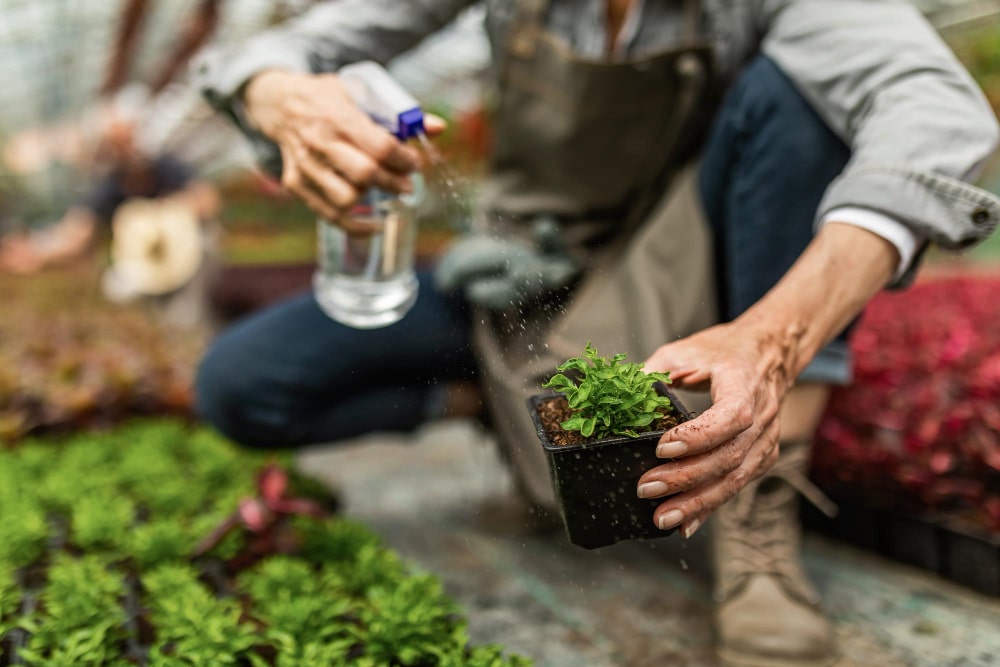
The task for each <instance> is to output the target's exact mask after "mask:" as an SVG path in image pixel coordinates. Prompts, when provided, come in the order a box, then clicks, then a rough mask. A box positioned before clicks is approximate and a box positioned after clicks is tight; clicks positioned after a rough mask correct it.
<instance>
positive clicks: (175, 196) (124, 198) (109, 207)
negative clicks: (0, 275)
mask: <svg viewBox="0 0 1000 667" xmlns="http://www.w3.org/2000/svg"><path fill="white" fill-rule="evenodd" d="M97 162H98V163H99V164H100V163H104V164H107V165H108V167H107V172H106V173H105V174H104V175H103V176H101V177H100V178H99V180H98V181H97V183H96V184H95V185H94V187H93V189H92V190H91V192H90V194H89V195H88V196H87V197H86V198H85V199H84V200H83V201H81V202H80V203H78V204H76V205H75V206H72V207H71V208H70V209H69V210H67V211H66V213H65V214H64V215H63V217H62V218H61V219H60V220H59V221H58V222H56V223H55V224H53V225H52V226H50V227H48V228H46V229H44V230H40V231H37V232H33V233H29V234H20V235H11V236H8V237H6V238H2V239H0V271H5V272H10V273H19V274H31V273H36V272H38V271H41V270H43V269H45V268H49V267H54V266H59V265H62V264H66V263H69V262H72V261H74V260H76V259H79V258H80V257H83V256H84V255H86V254H87V253H88V252H89V251H90V250H91V249H92V248H93V246H94V243H95V242H96V239H97V236H98V231H99V230H100V229H101V228H110V227H111V225H112V222H113V220H114V218H115V215H116V213H117V212H118V211H119V209H120V207H121V206H122V205H123V204H125V203H126V202H128V201H130V200H134V199H153V200H164V201H166V200H169V201H170V202H172V203H176V204H179V205H180V206H183V207H184V208H186V209H188V210H190V211H191V212H192V213H193V214H194V215H195V216H196V217H197V218H198V219H200V220H211V219H213V218H214V217H215V216H216V215H217V214H218V210H219V197H218V194H217V192H216V190H215V188H214V186H212V185H211V184H210V183H207V182H205V181H202V180H199V179H197V178H195V174H194V172H193V170H192V169H191V168H190V167H188V166H187V165H186V164H184V163H183V162H181V161H180V160H178V159H176V158H174V157H172V156H170V155H157V156H149V155H145V154H144V153H143V152H142V151H141V150H140V149H139V148H138V146H137V145H136V142H135V127H134V125H133V124H132V123H130V122H127V121H124V120H121V119H115V120H113V121H111V122H110V123H109V125H108V129H107V130H106V132H105V133H104V135H103V136H102V137H101V140H100V145H99V147H98V160H97Z"/></svg>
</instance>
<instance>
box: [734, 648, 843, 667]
mask: <svg viewBox="0 0 1000 667" xmlns="http://www.w3.org/2000/svg"><path fill="white" fill-rule="evenodd" d="M716 653H717V654H718V655H719V659H720V660H722V664H723V665H724V666H725V667H830V665H832V664H833V663H834V662H836V661H837V657H838V656H837V655H835V654H834V655H828V656H823V657H822V658H805V659H802V658H800V659H794V660H793V659H789V658H778V657H774V656H762V655H753V654H750V653H740V652H739V651H729V650H726V649H722V648H719V649H716Z"/></svg>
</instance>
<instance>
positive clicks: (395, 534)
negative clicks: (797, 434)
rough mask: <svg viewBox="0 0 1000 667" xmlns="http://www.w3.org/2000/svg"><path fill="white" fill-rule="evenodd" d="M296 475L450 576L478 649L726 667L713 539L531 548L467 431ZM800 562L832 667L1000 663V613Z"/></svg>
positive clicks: (963, 595) (457, 425) (884, 572)
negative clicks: (715, 647)
mask: <svg viewBox="0 0 1000 667" xmlns="http://www.w3.org/2000/svg"><path fill="white" fill-rule="evenodd" d="M300 463H301V465H302V466H303V467H304V468H305V469H307V470H309V471H310V472H311V473H313V474H315V475H318V476H319V477H321V478H322V479H324V480H326V481H329V482H330V483H331V484H332V485H334V486H335V487H336V488H338V489H339V490H340V492H341V493H342V494H343V496H344V499H345V501H346V506H347V507H346V512H347V514H348V515H350V516H353V517H355V518H358V519H360V520H362V521H364V522H365V523H367V524H368V525H369V526H371V527H372V528H373V529H374V530H376V531H377V532H378V533H380V534H381V535H382V536H383V537H384V538H385V539H386V540H387V541H388V542H389V543H390V544H391V545H392V546H393V547H394V548H396V549H397V550H399V551H400V552H401V553H402V554H403V555H405V556H406V557H408V558H409V559H410V560H411V561H413V562H415V563H417V564H418V565H419V566H421V567H423V568H426V569H427V570H430V571H432V572H434V573H436V574H438V575H439V576H441V577H442V579H443V580H444V582H445V585H446V588H447V589H448V590H449V592H450V593H452V594H453V595H454V596H455V597H456V598H457V599H458V600H459V601H460V602H461V603H462V604H463V605H464V606H465V608H466V609H467V610H468V613H469V618H470V625H471V627H470V631H471V635H472V638H473V640H474V641H475V642H476V643H484V642H497V643H501V644H503V645H505V646H506V647H507V648H508V649H510V650H511V651H514V652H517V653H520V654H522V655H525V656H528V657H531V658H533V659H534V660H535V661H536V664H537V665H539V666H546V667H564V666H565V667H569V666H574V667H577V666H580V665H586V666H587V667H646V666H650V667H651V666H653V665H657V666H662V665H670V667H711V666H713V665H716V664H717V662H716V660H715V658H714V654H713V652H712V648H711V636H712V603H711V589H710V585H709V579H708V572H707V567H706V557H707V551H706V539H705V537H704V535H703V534H699V535H696V536H695V538H694V539H693V540H691V541H690V542H685V541H683V540H681V539H680V538H670V539H664V540H659V541H656V542H633V543H629V544H622V545H618V546H616V547H612V548H608V549H602V550H599V551H585V550H582V549H578V548H576V547H573V546H571V545H569V544H568V543H567V542H566V541H565V539H564V538H563V537H562V535H561V533H556V534H553V535H548V536H538V535H531V534H530V532H529V531H527V530H525V528H524V521H523V519H514V517H515V516H520V515H518V514H516V513H514V512H512V511H511V512H506V513H505V511H504V510H505V507H510V505H511V503H510V502H509V501H507V500H505V499H506V498H509V497H510V487H511V482H510V479H509V477H508V475H507V474H506V472H505V470H504V468H503V465H502V464H501V463H500V462H499V460H498V459H497V456H496V454H495V452H494V447H492V443H491V442H489V441H488V440H487V439H486V438H485V437H484V436H483V434H482V432H481V431H480V430H478V429H477V428H476V427H474V426H472V425H471V424H468V423H465V422H457V421H456V422H448V423H441V424H435V425H431V426H429V427H427V428H426V429H424V430H423V431H422V432H420V433H418V434H416V435H415V436H413V437H411V438H401V437H395V436H373V437H370V438H366V439H364V440H359V441H356V442H352V443H347V444H344V445H338V446H336V447H328V448H317V449H314V450H311V451H308V452H305V453H303V455H302V457H301V460H300ZM704 532H706V531H702V533H704ZM806 564H807V567H808V569H809V571H810V573H811V574H812V576H813V577H814V580H815V581H816V582H817V583H818V585H819V588H820V590H821V591H822V593H823V596H824V600H825V609H826V610H827V612H828V613H829V614H830V615H831V616H832V617H833V618H834V619H835V621H836V626H837V634H838V637H839V643H840V649H841V653H842V658H841V660H840V661H839V662H838V663H837V665H838V667H847V666H858V667H867V666H870V665H878V666H879V667H947V666H951V665H954V666H958V665H961V666H962V667H979V666H987V665H1000V600H998V599H994V598H987V597H983V596H980V595H977V594H976V593H974V592H972V591H970V590H967V589H964V588H960V587H957V586H954V585H952V584H949V583H947V582H945V581H943V580H940V579H938V578H936V577H934V576H930V575H927V574H924V573H922V572H920V571H918V570H915V569H912V568H909V567H906V566H903V565H899V564H897V563H893V562H890V561H887V560H884V559H882V558H879V557H876V556H872V555H869V554H866V553H863V552H860V551H857V550H855V549H852V548H849V547H845V546H842V545H840V544H837V543H833V542H830V541H827V540H824V539H820V538H816V537H809V538H807V541H806Z"/></svg>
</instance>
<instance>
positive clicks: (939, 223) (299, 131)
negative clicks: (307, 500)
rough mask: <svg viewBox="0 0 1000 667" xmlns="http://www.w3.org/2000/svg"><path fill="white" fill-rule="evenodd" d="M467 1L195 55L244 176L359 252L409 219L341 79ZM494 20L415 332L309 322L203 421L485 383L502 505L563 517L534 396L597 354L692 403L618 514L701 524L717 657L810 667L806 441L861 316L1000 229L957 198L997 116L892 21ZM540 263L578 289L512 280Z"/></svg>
mask: <svg viewBox="0 0 1000 667" xmlns="http://www.w3.org/2000/svg"><path fill="white" fill-rule="evenodd" d="M468 4H469V3H468V2H467V1H465V0H421V1H420V2H409V3H399V2H393V1H391V0H341V1H340V2H336V3H330V4H328V5H323V6H319V7H316V8H314V9H312V10H311V11H309V12H308V13H307V14H305V15H304V16H302V17H300V18H298V19H296V20H293V21H291V22H289V23H288V24H286V25H283V26H280V27H277V28H275V29H273V30H271V31H268V32H265V33H263V34H261V35H259V36H257V37H255V38H253V39H252V40H250V41H249V42H247V43H246V44H242V45H238V46H236V47H234V48H232V49H230V50H228V51H223V52H215V53H212V54H209V55H207V56H206V57H205V59H204V60H203V61H202V62H201V64H200V66H199V68H198V76H199V77H200V80H201V86H202V88H203V90H204V92H205V94H206V97H207V99H209V101H210V102H212V103H213V104H214V105H215V106H216V107H217V108H219V109H220V110H222V111H224V112H225V113H227V114H229V115H230V116H231V117H232V118H233V119H234V120H235V121H236V122H237V123H238V124H239V125H240V127H241V128H242V129H243V130H244V131H245V132H246V134H247V136H248V137H249V138H250V139H251V140H252V141H253V143H254V145H255V146H256V148H257V149H258V151H259V153H260V156H261V158H262V161H263V164H264V165H265V167H266V168H268V169H269V170H270V171H271V173H273V174H275V175H276V176H280V177H281V178H282V180H283V182H284V184H285V185H286V187H287V188H288V189H289V190H291V191H292V192H294V193H296V194H297V195H298V196H300V197H301V198H302V199H303V200H304V201H305V202H306V203H307V204H308V205H309V206H310V207H312V208H313V209H314V210H315V211H316V212H317V213H318V214H319V215H321V216H323V217H325V218H326V219H327V220H329V221H330V222H331V224H340V225H342V226H345V228H349V223H350V221H349V211H350V209H351V207H352V205H353V204H354V203H355V202H356V201H357V199H358V196H359V193H361V192H363V191H364V190H365V189H366V188H368V187H370V186H377V187H380V188H384V189H387V190H392V191H395V192H405V191H408V190H409V189H410V187H411V184H410V182H409V175H410V174H411V173H412V172H413V171H415V170H417V169H418V168H419V166H420V154H419V153H418V151H417V150H416V149H415V148H414V147H412V146H408V145H404V144H401V143H399V142H397V141H395V140H394V139H393V138H392V137H390V136H389V134H388V133H386V132H385V131H384V130H382V129H381V128H380V127H378V126H377V125H376V124H374V123H373V122H372V121H371V120H370V119H369V118H367V117H366V115H365V114H364V113H363V112H361V111H360V110H359V109H358V108H357V107H356V106H355V105H354V104H353V102H352V101H351V98H350V97H349V96H348V94H347V93H346V92H345V90H344V87H343V86H342V85H341V83H340V81H339V80H338V77H337V75H336V74H335V72H336V71H337V69H338V68H339V67H341V66H343V65H346V64H349V63H352V62H355V61H358V60H362V59H375V60H378V61H381V62H385V61H388V60H389V59H391V58H393V57H394V56H396V55H397V54H399V53H400V52H403V51H405V50H406V49H408V48H410V47H412V46H414V45H415V44H417V43H418V42H419V41H420V40H421V39H422V38H424V37H425V36H427V35H428V34H430V33H432V32H434V31H436V30H438V29H439V28H441V27H442V26H444V25H445V24H447V23H448V22H449V21H451V20H452V19H453V18H454V17H455V16H456V15H457V14H458V13H459V12H460V11H461V10H462V9H464V8H465V7H466V6H467V5H468ZM486 6H487V10H488V15H487V29H488V32H489V35H490V38H491V41H492V45H493V53H494V67H493V74H494V75H495V77H494V78H495V84H496V93H497V95H496V96H495V106H494V108H493V122H494V129H495V142H494V147H493V154H492V157H491V162H490V173H489V175H488V177H487V179H486V182H485V184H484V188H483V196H482V201H481V209H482V214H483V218H484V220H485V221H486V224H487V225H489V227H490V233H489V234H488V235H487V238H488V243H487V244H485V245H484V243H482V239H472V240H471V241H470V240H469V239H463V240H460V241H459V242H458V243H457V245H456V246H455V247H454V248H453V249H452V250H451V251H450V252H449V253H448V254H447V255H446V256H445V257H444V259H443V260H442V262H441V264H440V265H439V267H438V270H437V275H436V277H435V279H434V281H433V283H436V285H437V286H438V287H441V288H443V291H436V290H435V289H434V284H432V280H431V278H430V277H429V276H422V280H423V285H422V289H421V294H420V297H419V299H418V301H417V305H416V306H415V308H414V309H413V310H412V311H411V312H410V313H409V314H408V315H407V317H405V318H404V319H403V320H402V321H401V322H399V323H398V324H395V325H392V326H390V327H387V328H384V329H378V330H374V331H355V330H351V329H348V328H346V327H343V326H341V325H339V324H337V323H335V322H333V321H331V320H330V319H329V318H327V317H326V316H325V315H324V314H322V312H321V311H320V310H319V308H318V307H317V306H316V304H315V303H314V302H313V300H312V298H311V297H310V296H308V295H307V296H303V297H301V298H298V299H294V300H291V301H289V302H287V303H284V304H281V305H279V306H277V307H275V308H273V309H271V310H269V311H267V312H264V313H261V314H258V315H255V316H253V317H251V318H250V319H248V320H246V321H244V322H242V323H240V324H238V325H237V326H236V327H234V328H233V329H231V330H230V331H228V332H226V333H225V334H223V335H222V336H221V337H220V338H219V339H218V340H217V341H216V343H215V344H214V346H213V347H212V349H211V350H210V351H209V353H208V354H207V356H206V358H205V359H204V361H203V363H202V366H201V370H200V375H199V380H198V404H199V409H200V411H201V412H202V414H203V415H204V416H205V417H206V418H207V419H209V420H210V421H211V422H212V423H214V424H215V425H216V426H217V427H218V428H219V429H221V430H222V431H223V432H225V433H227V434H228V435H230V436H231V437H233V438H234V439H235V440H237V441H239V442H242V443H244V444H246V445H250V446H261V447H288V446H298V445H304V444H308V443H315V442H326V441H332V440H337V439H341V438H346V437H351V436H354V435H358V434H360V433H363V432H366V431H370V430H385V429H400V430H405V429H409V428H413V427H415V426H417V425H418V424H419V423H421V422H422V421H423V420H425V419H428V418H431V417H433V416H440V415H442V414H445V413H447V412H448V411H449V410H451V411H452V412H453V413H454V412H455V411H460V410H462V409H468V410H469V411H474V410H475V409H476V406H475V401H469V403H470V405H468V406H464V408H458V407H456V406H457V403H452V402H451V401H450V398H449V396H454V395H455V392H452V393H451V394H449V393H447V392H442V391H441V389H440V388H441V387H442V386H443V385H446V384H447V383H451V384H452V386H453V387H462V386H467V385H463V384H462V383H463V382H469V381H473V380H475V379H476V377H477V375H476V374H477V373H479V376H478V377H479V378H480V380H481V384H482V388H483V391H484V393H485V395H486V397H487V399H488V402H489V405H490V407H491V412H492V417H493V421H494V424H495V426H496V428H497V429H498V431H499V434H500V436H501V439H502V441H503V443H504V445H505V446H506V448H507V452H508V455H509V456H508V458H509V460H510V461H511V462H512V464H513V466H514V468H515V471H516V472H517V479H518V480H519V482H520V484H521V488H522V490H523V491H524V492H525V495H526V496H527V497H528V498H529V499H530V500H531V501H532V502H534V503H536V504H537V505H538V506H539V507H542V508H552V507H553V499H552V495H551V494H552V491H551V487H550V484H549V481H548V473H547V469H546V465H545V462H544V459H543V454H542V450H541V448H540V447H539V445H538V443H537V440H536V438H535V436H534V432H533V428H532V425H531V422H530V420H529V418H528V415H527V411H526V410H525V408H524V397H525V396H527V395H528V394H531V393H535V392H537V390H538V385H539V384H540V382H541V381H542V380H544V379H545V377H547V375H548V374H550V373H551V372H552V369H553V368H554V367H555V365H556V364H557V363H559V362H560V361H562V360H563V359H565V358H566V357H567V356H576V355H577V354H578V353H579V351H580V350H581V349H582V348H583V345H584V343H585V342H586V341H588V340H593V341H594V342H595V344H596V345H597V347H598V348H599V349H602V350H606V351H608V352H628V353H629V355H630V356H631V357H632V358H633V359H634V358H640V359H641V358H646V359H647V361H646V365H647V368H648V369H654V370H657V371H669V372H670V373H671V376H672V378H673V380H674V383H675V385H676V386H678V387H681V388H687V389H692V388H695V389H697V388H708V389H710V392H711V399H712V405H711V407H709V408H708V409H706V410H704V411H703V412H702V413H701V414H700V416H698V417H697V418H696V419H694V420H693V421H691V422H688V423H687V424H684V425H681V426H678V427H676V428H675V429H673V430H672V431H670V432H668V433H667V434H665V436H664V437H663V439H662V441H661V444H660V446H659V449H658V452H657V453H658V455H659V456H661V457H662V458H664V459H665V460H667V461H665V463H664V464H663V465H662V466H659V467H657V468H655V469H653V470H650V471H648V472H647V473H646V475H645V476H644V477H643V479H642V480H641V481H640V484H639V487H638V489H637V493H638V495H640V496H641V497H646V498H661V497H662V498H665V500H664V502H663V503H662V504H661V505H660V506H659V507H658V509H657V510H656V513H655V515H654V516H653V517H651V518H650V519H651V520H653V521H656V522H657V525H659V526H660V527H661V528H663V529H668V528H673V527H679V528H680V529H681V532H682V534H684V535H685V536H690V535H692V534H693V533H694V532H695V531H696V530H697V529H698V528H699V527H700V526H701V525H702V523H703V522H704V521H705V520H706V519H707V518H708V517H709V516H710V515H712V514H713V513H714V514H715V516H714V519H713V522H712V525H713V536H714V549H715V565H716V575H717V576H716V592H717V599H718V608H717V616H716V620H717V630H718V633H717V634H718V642H719V653H720V655H721V656H722V657H723V658H724V659H725V660H726V662H727V663H729V664H735V665H826V664H829V663H830V662H832V661H833V660H834V656H835V650H834V640H833V633H832V630H831V626H830V624H829V622H828V621H827V620H826V618H825V617H824V616H823V614H822V612H821V610H820V608H819V605H818V602H819V598H818V594H817V592H816V591H815V589H814V588H813V587H812V586H811V585H810V583H809V582H808V581H807V579H806V576H805V574H804V572H803V570H802V567H801V563H800V559H799V553H798V549H799V527H798V523H797V515H796V510H795V507H796V504H795V498H796V494H797V493H798V492H802V493H805V494H806V495H807V496H808V497H809V498H810V499H812V500H813V501H814V502H817V503H819V504H821V505H824V504H825V503H824V501H823V499H822V498H821V497H818V496H817V495H816V491H815V489H814V487H811V485H810V484H809V482H808V481H807V480H806V478H805V470H806V462H807V457H808V451H809V445H810V440H811V435H812V432H813V430H814V428H815V426H816V423H817V421H818V419H819V417H820V415H821V412H822V409H823V407H824V404H825V401H826V398H827V395H828V390H829V387H830V386H831V385H835V384H846V383H849V382H850V378H851V359H850V352H849V349H848V347H847V344H846V340H845V338H844V334H843V331H844V330H845V328H847V327H848V325H849V323H850V322H851V321H852V320H853V318H855V317H856V316H857V315H858V313H859V312H860V311H861V309H862V308H863V307H864V305H865V303H866V302H867V301H868V300H869V299H870V298H871V297H872V296H873V295H874V294H875V293H877V292H878V291H879V290H881V289H883V288H885V287H887V286H888V287H903V286H905V285H907V284H909V283H910V281H912V279H913V277H914V274H915V272H916V269H917V267H918V264H919V260H920V257H921V256H922V254H923V251H924V250H925V249H926V248H927V246H928V245H929V244H931V243H933V244H936V245H938V246H941V247H943V248H945V249H951V250H958V249H963V248H966V247H968V246H970V245H973V244H975V243H977V242H979V241H981V240H982V239H984V238H986V237H987V236H988V235H989V234H990V233H992V231H993V230H994V229H995V228H996V226H997V223H998V220H1000V201H998V200H997V199H996V198H994V197H993V196H992V195H990V194H988V193H986V192H984V191H981V190H979V189H976V188H974V187H973V186H971V185H969V181H970V180H971V179H973V178H974V177H975V175H976V173H977V170H978V168H979V167H980V166H981V165H982V163H983V162H984V161H985V160H986V158H987V157H988V156H989V155H990V154H991V152H992V151H993V150H994V148H995V146H996V144H997V139H998V128H997V122H996V119H995V118H994V117H993V113H992V111H991V110H990V108H989V106H988V105H987V103H986V101H985V99H984V97H983V96H982V94H981V92H980V91H979V90H978V89H977V87H976V86H975V84H974V83H973V81H972V79H971V78H970V76H969V75H968V73H967V72H966V71H965V70H964V69H963V68H962V67H961V65H960V64H959V63H958V62H957V60H956V59H955V58H954V56H953V55H952V53H951V52H950V51H949V50H948V48H947V47H946V46H945V45H944V43H943V42H942V41H941V40H940V39H939V37H938V36H937V35H936V34H935V32H934V30H933V29H932V28H931V26H930V25H928V24H927V22H926V21H925V20H924V18H923V17H922V16H921V15H920V14H919V12H918V11H917V10H916V9H915V8H913V7H911V6H909V5H908V4H906V3H903V2H893V1H891V0H744V1H740V2H731V3H727V2H722V1H721V0H667V1H663V2H652V1H644V0H581V1H579V2H570V1H568V0H551V1H547V0H488V1H487V2H486ZM427 129H428V132H429V133H432V134H433V133H435V132H438V131H440V130H441V126H440V124H439V123H430V122H429V124H428V128H427ZM539 216H541V219H543V220H547V221H549V222H546V223H545V224H539V219H540V218H539ZM551 220H555V221H556V225H557V227H556V228H557V230H558V241H559V243H558V244H556V245H557V246H559V249H558V250H556V251H553V249H552V247H553V244H552V243H551V241H552V239H551V238H550V236H551V234H550V231H545V230H551V229H552V227H551V224H550V222H551ZM539 230H542V231H541V232H539ZM546 235H548V236H549V238H541V237H544V236H546ZM473 242H474V243H473ZM490 244H492V245H490ZM484 247H486V248H487V251H483V248H484ZM514 248H517V249H518V251H516V252H513V251H512V249H514ZM525 249H528V250H529V251H531V252H527V253H526V252H525ZM532 252H533V253H534V256H533V257H531V253H532ZM553 262H559V263H562V265H563V266H566V265H569V266H572V267H575V268H574V270H571V271H560V272H553V273H552V274H549V273H546V272H544V271H535V272H534V273H532V272H531V271H532V270H533V269H532V267H535V268H537V267H544V266H548V265H549V264H551V263H553ZM526 275H528V276H529V278H530V276H532V275H537V277H538V278H537V279H525V276H526ZM462 296H464V297H465V298H466V299H467V301H468V302H471V306H472V307H473V308H475V309H476V314H475V316H474V317H471V318H470V316H469V312H468V310H467V307H466V305H465V301H464V300H463V299H462V298H460V297H462ZM713 303H715V304H717V308H718V312H715V311H716V309H715V308H713V306H712V304H713ZM470 320H471V322H473V323H474V324H472V323H470ZM719 322H721V324H720V323H719ZM459 395H460V396H461V395H462V394H461V392H459ZM464 395H465V397H466V398H468V394H467V393H466V394H464ZM386 483H387V484H391V480H386Z"/></svg>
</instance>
